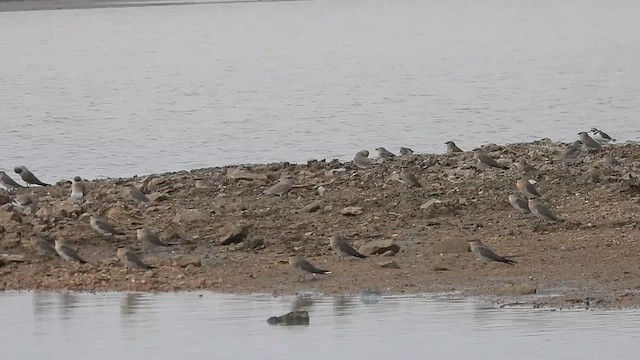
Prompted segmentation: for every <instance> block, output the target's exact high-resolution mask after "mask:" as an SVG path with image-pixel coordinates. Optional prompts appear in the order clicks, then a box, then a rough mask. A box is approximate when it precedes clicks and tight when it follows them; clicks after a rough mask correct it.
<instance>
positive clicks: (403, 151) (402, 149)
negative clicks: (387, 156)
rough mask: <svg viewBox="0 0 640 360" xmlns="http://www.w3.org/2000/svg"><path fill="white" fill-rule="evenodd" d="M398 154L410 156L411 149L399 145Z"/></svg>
mask: <svg viewBox="0 0 640 360" xmlns="http://www.w3.org/2000/svg"><path fill="white" fill-rule="evenodd" d="M400 155H401V156H411V155H413V150H411V149H409V148H406V147H400Z"/></svg>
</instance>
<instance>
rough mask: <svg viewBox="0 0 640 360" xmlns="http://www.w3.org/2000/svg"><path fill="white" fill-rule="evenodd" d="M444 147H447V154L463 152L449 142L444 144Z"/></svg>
mask: <svg viewBox="0 0 640 360" xmlns="http://www.w3.org/2000/svg"><path fill="white" fill-rule="evenodd" d="M444 144H445V145H447V154H454V153H461V152H464V151H462V149H460V148H459V147H458V146H457V145H456V143H454V142H453V141H451V140H449V141H447V142H446V143H444Z"/></svg>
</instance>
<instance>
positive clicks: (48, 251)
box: [30, 236, 58, 256]
mask: <svg viewBox="0 0 640 360" xmlns="http://www.w3.org/2000/svg"><path fill="white" fill-rule="evenodd" d="M30 241H31V245H33V247H34V249H36V251H37V252H38V253H39V254H40V255H46V256H57V255H58V252H57V251H56V248H55V246H54V244H52V243H50V242H49V241H47V240H46V239H44V238H43V237H41V236H33V237H31V240H30Z"/></svg>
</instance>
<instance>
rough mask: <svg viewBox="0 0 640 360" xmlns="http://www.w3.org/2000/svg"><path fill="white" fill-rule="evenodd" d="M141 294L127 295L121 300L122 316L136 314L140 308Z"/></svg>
mask: <svg viewBox="0 0 640 360" xmlns="http://www.w3.org/2000/svg"><path fill="white" fill-rule="evenodd" d="M141 299H142V294H141V293H125V294H123V296H122V299H120V315H123V316H127V315H132V314H134V313H135V312H136V311H137V310H138V309H139V308H140V300H141Z"/></svg>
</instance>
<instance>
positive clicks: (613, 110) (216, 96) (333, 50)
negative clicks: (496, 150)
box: [0, 0, 640, 181]
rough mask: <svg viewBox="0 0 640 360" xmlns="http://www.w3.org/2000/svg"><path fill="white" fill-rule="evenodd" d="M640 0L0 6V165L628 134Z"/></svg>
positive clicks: (431, 147)
mask: <svg viewBox="0 0 640 360" xmlns="http://www.w3.org/2000/svg"><path fill="white" fill-rule="evenodd" d="M639 18H640V2H638V1H633V0H626V1H625V0H621V1H615V2H609V1H583V0H580V1H578V0H574V1H561V2H560V1H552V0H547V1H511V0H509V1H507V0H502V1H499V0H493V1H491V0H489V1H477V2H476V1H465V0H441V1H437V0H433V1H424V0H405V1H401V0H394V1H391V0H389V1H375V0H335V1H331V0H314V1H299V2H272V3H245V4H199V5H198V4H196V5H191V6H162V7H142V8H112V9H94V10H63V11H30V12H7V13H0V53H1V54H2V56H0V98H1V99H2V109H1V111H0V126H1V128H0V129H1V130H2V131H0V152H1V153H2V157H3V159H4V161H3V163H2V164H0V168H2V169H8V168H12V167H13V166H14V165H17V164H25V165H27V166H29V167H30V168H32V170H34V172H36V174H38V175H40V178H41V179H43V180H46V181H55V180H58V179H60V178H62V177H66V178H69V177H72V176H74V175H83V176H86V177H98V176H129V175H133V174H146V173H150V172H161V171H169V170H178V169H190V168H197V167H206V166H214V165H223V164H232V163H251V162H269V161H280V160H289V161H305V160H308V159H310V158H329V159H330V158H340V159H345V160H346V159H350V158H352V156H353V154H354V153H355V152H356V151H357V150H360V149H362V148H366V149H370V150H372V149H374V148H376V147H377V146H381V145H382V146H386V147H387V148H389V149H391V150H394V151H396V152H397V151H398V147H399V146H409V147H412V148H414V150H417V151H424V152H441V151H442V149H443V147H444V145H442V143H443V142H444V141H445V140H448V139H453V140H456V141H457V142H458V144H459V145H460V146H461V147H463V148H466V149H469V148H472V147H474V146H476V145H479V144H482V143H487V142H497V143H505V142H512V141H520V140H523V141H524V140H532V139H537V138H542V137H551V138H553V139H555V140H563V141H570V140H573V139H574V138H575V134H576V133H577V132H578V131H579V130H583V129H588V128H590V127H591V126H598V127H602V128H604V129H605V130H606V131H607V132H609V133H610V134H611V135H613V136H614V137H618V138H620V139H622V140H639V139H640V127H639V126H638V121H639V120H638V109H639V108H640V97H638V96H637V94H638V93H640V60H639V59H640V43H639V42H638V34H640V21H638V19H639Z"/></svg>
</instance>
